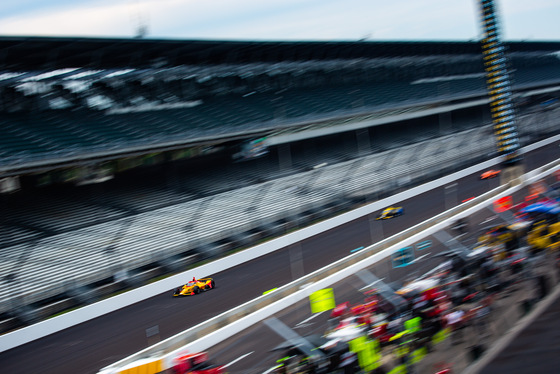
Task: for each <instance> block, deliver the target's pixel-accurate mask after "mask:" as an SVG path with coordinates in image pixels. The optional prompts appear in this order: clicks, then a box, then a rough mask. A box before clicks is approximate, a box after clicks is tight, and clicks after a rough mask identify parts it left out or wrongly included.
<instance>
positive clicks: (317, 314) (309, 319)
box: [296, 312, 324, 326]
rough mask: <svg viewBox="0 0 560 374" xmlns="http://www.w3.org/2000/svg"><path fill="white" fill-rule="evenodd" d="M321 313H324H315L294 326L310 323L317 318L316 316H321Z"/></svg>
mask: <svg viewBox="0 0 560 374" xmlns="http://www.w3.org/2000/svg"><path fill="white" fill-rule="evenodd" d="M323 313H324V312H319V313H315V314H313V315H312V316H311V317H309V318H306V319H304V320H303V321H301V322H300V323H298V324H297V325H296V326H299V325H302V324H304V323H305V322H307V321H311V320H312V319H313V318H315V317H317V316H319V315H321V314H323Z"/></svg>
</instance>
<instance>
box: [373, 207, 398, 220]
mask: <svg viewBox="0 0 560 374" xmlns="http://www.w3.org/2000/svg"><path fill="white" fill-rule="evenodd" d="M403 214H404V209H403V207H402V206H390V207H388V208H385V209H383V210H382V211H381V213H379V215H378V216H377V218H376V220H379V219H389V218H393V217H397V216H402V215H403Z"/></svg>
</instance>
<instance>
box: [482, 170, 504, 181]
mask: <svg viewBox="0 0 560 374" xmlns="http://www.w3.org/2000/svg"><path fill="white" fill-rule="evenodd" d="M498 175H500V170H494V169H490V170H488V171H485V172H484V173H482V174H480V179H490V178H494V177H497V176H498Z"/></svg>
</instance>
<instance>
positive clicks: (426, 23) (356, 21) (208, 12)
mask: <svg viewBox="0 0 560 374" xmlns="http://www.w3.org/2000/svg"><path fill="white" fill-rule="evenodd" d="M496 4H497V8H498V12H499V15H498V19H499V21H500V26H501V35H502V39H503V40H554V41H560V21H559V20H560V1H559V0H530V1H527V0H497V1H496ZM141 26H143V27H144V29H145V30H146V34H145V37H147V38H157V39H187V40H193V39H198V40H200V39H203V40H321V41H327V40H349V41H355V40H361V39H367V40H476V39H479V38H480V35H481V31H480V26H479V12H478V0H4V1H2V2H1V3H0V36H72V37H73V36H79V37H111V38H113V37H116V38H131V37H134V36H136V35H137V34H138V30H139V29H140V27H141Z"/></svg>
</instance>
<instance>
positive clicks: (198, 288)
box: [173, 277, 216, 297]
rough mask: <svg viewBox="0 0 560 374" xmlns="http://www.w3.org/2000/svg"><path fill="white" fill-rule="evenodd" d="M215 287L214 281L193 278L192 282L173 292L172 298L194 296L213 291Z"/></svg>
mask: <svg viewBox="0 0 560 374" xmlns="http://www.w3.org/2000/svg"><path fill="white" fill-rule="evenodd" d="M215 286H216V283H215V282H214V279H212V278H200V279H196V278H194V277H193V279H192V281H190V282H188V283H187V284H184V285H182V286H179V287H177V288H176V289H175V291H173V296H174V297H176V296H188V295H196V294H199V293H201V292H204V291H208V290H211V289H213V288H214V287H215Z"/></svg>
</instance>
